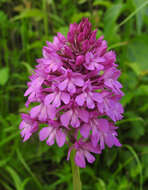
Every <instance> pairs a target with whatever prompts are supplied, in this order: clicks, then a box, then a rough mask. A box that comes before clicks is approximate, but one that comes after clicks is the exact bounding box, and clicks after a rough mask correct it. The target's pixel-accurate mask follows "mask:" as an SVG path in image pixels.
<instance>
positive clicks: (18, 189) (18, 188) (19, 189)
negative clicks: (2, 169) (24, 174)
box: [6, 166, 23, 190]
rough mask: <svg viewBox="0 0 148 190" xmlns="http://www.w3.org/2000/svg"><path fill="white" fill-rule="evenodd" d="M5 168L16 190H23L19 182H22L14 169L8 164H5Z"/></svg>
mask: <svg viewBox="0 0 148 190" xmlns="http://www.w3.org/2000/svg"><path fill="white" fill-rule="evenodd" d="M6 170H7V172H8V173H9V174H10V175H11V177H12V179H13V181H14V183H15V187H16V190H23V189H22V186H21V184H22V182H21V179H20V177H19V175H18V174H17V173H16V171H15V170H14V169H13V168H11V167H10V166H6Z"/></svg>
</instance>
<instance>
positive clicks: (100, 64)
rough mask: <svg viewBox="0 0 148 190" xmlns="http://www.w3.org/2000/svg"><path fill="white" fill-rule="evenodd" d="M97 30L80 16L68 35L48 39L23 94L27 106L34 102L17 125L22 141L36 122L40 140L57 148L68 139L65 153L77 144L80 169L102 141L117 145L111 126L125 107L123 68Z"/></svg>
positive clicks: (90, 159)
mask: <svg viewBox="0 0 148 190" xmlns="http://www.w3.org/2000/svg"><path fill="white" fill-rule="evenodd" d="M96 34H97V30H94V31H92V29H91V23H90V22H89V20H88V19H87V18H84V19H82V21H81V22H80V23H79V24H77V23H74V24H71V25H70V28H69V32H68V34H67V37H64V36H63V35H62V34H60V33H58V34H57V36H54V40H53V42H52V43H51V42H47V45H46V46H44V47H43V51H42V54H43V56H42V57H41V58H39V59H37V63H38V65H36V67H35V70H34V71H33V72H32V75H31V76H30V82H28V89H27V90H26V92H25V94H24V95H25V96H28V99H27V102H26V106H28V105H29V104H30V103H32V102H33V103H34V105H33V107H32V109H31V110H30V112H29V115H28V114H24V115H23V116H22V119H23V121H22V122H21V124H20V129H21V136H22V137H23V138H24V141H26V140H28V139H29V138H30V137H31V135H32V134H33V133H35V132H37V131H38V126H39V127H41V129H40V131H39V139H40V141H43V140H46V143H47V144H48V145H50V146H51V145H53V144H54V142H55V141H56V142H57V145H58V146H59V147H61V146H63V145H64V144H65V142H66V139H67V140H68V142H69V143H66V144H67V145H68V146H69V153H68V158H69V156H70V152H71V150H72V149H75V151H76V154H75V163H76V164H77V165H78V166H79V167H82V168H84V167H85V166H86V160H87V161H88V162H89V163H93V162H94V161H95V157H94V156H93V155H92V153H95V154H99V153H101V150H103V149H104V148H105V145H107V146H108V147H109V148H111V147H112V146H114V145H115V146H121V144H120V142H119V140H118V138H117V136H118V134H117V127H115V122H116V121H118V120H120V119H122V117H123V115H122V114H123V112H124V110H123V107H122V105H121V104H120V99H121V97H122V96H123V95H124V94H123V92H122V91H121V88H122V85H121V83H120V82H119V81H118V78H119V76H120V74H121V72H120V70H118V69H117V66H118V65H117V64H115V61H116V55H115V53H114V52H113V51H108V50H107V49H108V47H107V42H106V41H105V40H103V36H101V37H100V38H99V39H96ZM36 103H37V105H36ZM42 124H44V125H47V126H46V127H45V126H44V127H42ZM79 132H80V133H79ZM78 139H79V140H78Z"/></svg>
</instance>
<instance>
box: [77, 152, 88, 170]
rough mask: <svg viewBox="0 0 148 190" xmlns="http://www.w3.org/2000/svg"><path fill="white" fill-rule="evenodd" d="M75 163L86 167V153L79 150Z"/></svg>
mask: <svg viewBox="0 0 148 190" xmlns="http://www.w3.org/2000/svg"><path fill="white" fill-rule="evenodd" d="M75 163H76V165H77V166H79V167H80V168H85V167H86V163H85V158H84V154H83V152H82V151H79V150H78V151H77V152H76V155H75Z"/></svg>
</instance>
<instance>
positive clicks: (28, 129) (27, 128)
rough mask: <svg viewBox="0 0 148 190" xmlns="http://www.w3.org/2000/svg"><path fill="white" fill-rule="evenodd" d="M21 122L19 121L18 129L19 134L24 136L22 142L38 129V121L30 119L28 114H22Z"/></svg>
mask: <svg viewBox="0 0 148 190" xmlns="http://www.w3.org/2000/svg"><path fill="white" fill-rule="evenodd" d="M22 119H23V120H22V122H21V123H20V126H19V129H20V130H21V136H22V137H23V138H24V140H23V141H24V142H25V141H27V140H28V139H29V138H30V137H31V135H32V133H35V132H36V131H37V130H38V122H37V121H36V120H34V119H31V118H30V116H29V115H28V114H22Z"/></svg>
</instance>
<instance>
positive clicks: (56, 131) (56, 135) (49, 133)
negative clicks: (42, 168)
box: [39, 122, 66, 147]
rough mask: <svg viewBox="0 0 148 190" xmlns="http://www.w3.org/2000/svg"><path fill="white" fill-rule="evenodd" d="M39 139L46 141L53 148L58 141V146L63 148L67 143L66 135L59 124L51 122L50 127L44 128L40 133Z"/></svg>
mask: <svg viewBox="0 0 148 190" xmlns="http://www.w3.org/2000/svg"><path fill="white" fill-rule="evenodd" d="M39 138H40V140H41V141H44V140H45V139H47V140H46V143H47V144H48V145H49V146H51V145H53V144H54V141H55V139H56V142H57V145H58V146H59V147H62V146H63V145H64V143H65V141H66V133H65V132H64V130H63V129H62V128H61V127H60V125H59V123H57V122H51V123H49V125H48V127H43V128H42V129H41V130H40V132H39Z"/></svg>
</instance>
